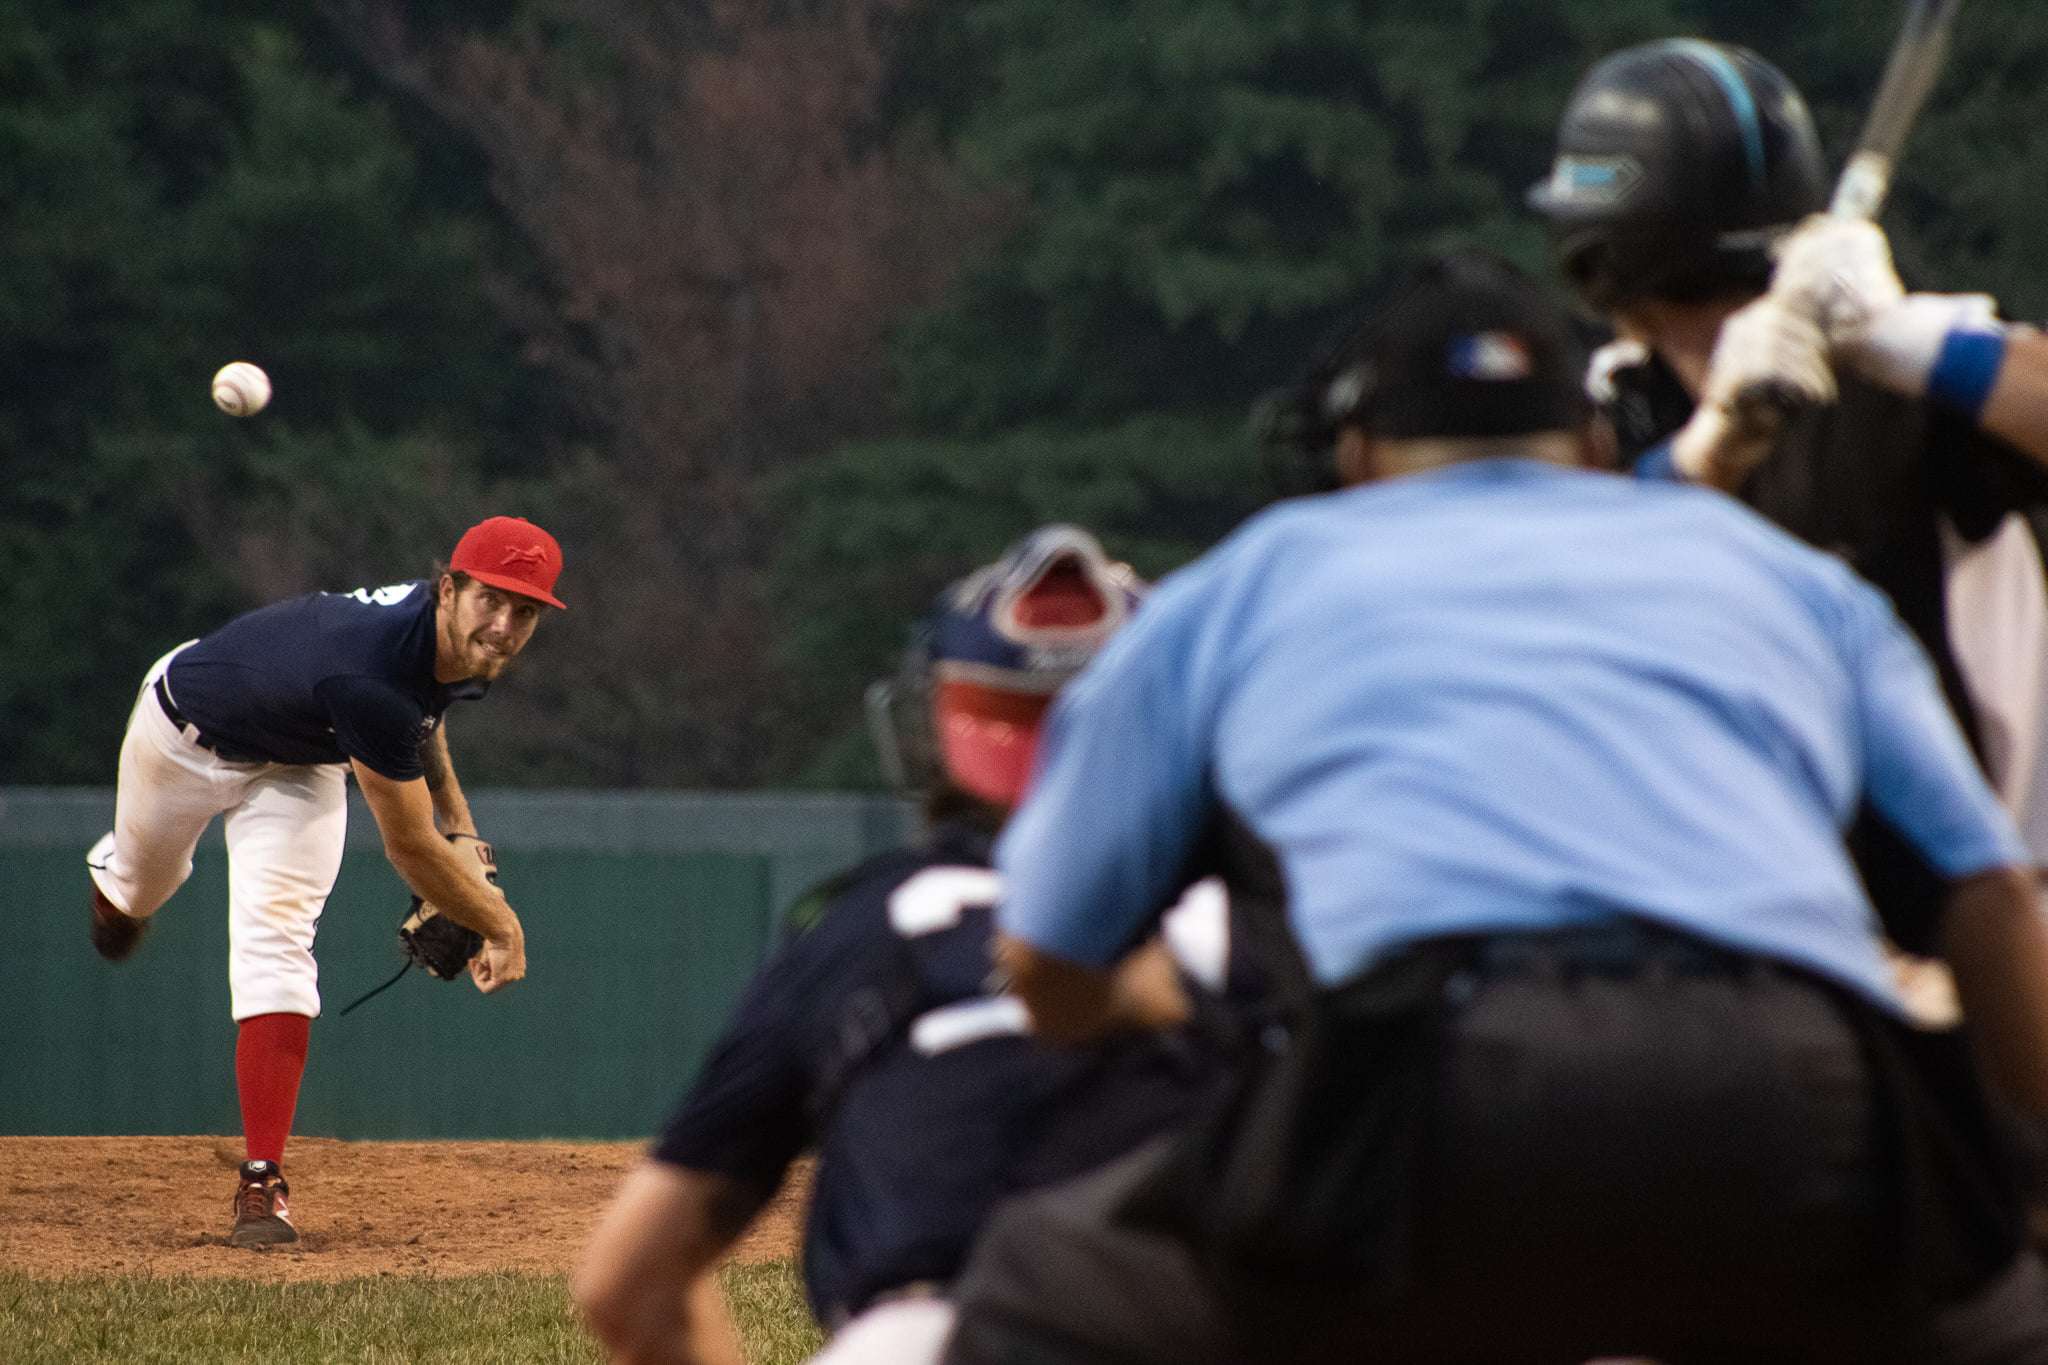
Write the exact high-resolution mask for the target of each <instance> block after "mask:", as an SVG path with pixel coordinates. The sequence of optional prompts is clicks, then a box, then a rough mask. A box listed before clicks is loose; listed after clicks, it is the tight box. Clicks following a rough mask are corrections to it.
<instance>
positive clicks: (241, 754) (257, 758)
mask: <svg viewBox="0 0 2048 1365" xmlns="http://www.w3.org/2000/svg"><path fill="white" fill-rule="evenodd" d="M156 704H157V705H158V706H161V707H163V708H164V714H165V715H166V716H168V717H170V721H171V724H173V725H175V726H177V727H178V728H179V729H180V730H183V731H184V732H185V736H186V738H188V739H190V740H191V741H192V742H193V743H194V744H197V745H198V746H199V747H200V748H202V749H211V750H213V752H214V753H215V755H216V756H218V757H220V758H224V759H226V760H227V761H228V762H230V763H268V762H270V760H269V759H267V758H265V757H264V756H263V755H261V754H252V753H250V752H249V751H248V750H246V749H237V748H235V747H234V746H233V745H229V744H222V743H221V742H220V741H219V740H217V739H215V738H214V737H213V736H212V735H209V734H207V733H206V732H205V731H204V730H202V729H200V728H199V727H198V726H196V725H194V724H193V723H192V722H191V721H189V720H186V719H185V713H184V712H183V711H180V710H179V709H178V704H177V703H176V702H174V701H172V700H171V686H170V684H169V683H167V682H165V681H164V676H163V674H161V673H159V674H158V675H157V679H156Z"/></svg>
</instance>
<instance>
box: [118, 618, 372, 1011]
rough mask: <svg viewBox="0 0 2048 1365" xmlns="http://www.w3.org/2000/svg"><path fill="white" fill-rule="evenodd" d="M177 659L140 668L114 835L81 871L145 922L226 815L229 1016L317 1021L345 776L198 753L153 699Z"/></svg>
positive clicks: (319, 768)
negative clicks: (323, 929)
mask: <svg viewBox="0 0 2048 1365" xmlns="http://www.w3.org/2000/svg"><path fill="white" fill-rule="evenodd" d="M178 648H179V649H183V648H184V646H183V645H180V646H179V647H178ZM177 652H178V650H176V649H174V650H172V651H171V652H170V653H169V654H166V655H165V656H164V657H163V658H161V659H159V660H157V661H156V663H155V664H153V665H151V667H150V670H149V672H148V674H147V675H145V677H144V679H143V684H142V688H141V690H140V691H139V692H138V693H137V696H136V702H135V707H134V709H133V710H132V711H131V712H130V714H129V718H128V730H127V734H126V735H125V736H124V737H123V739H122V742H121V773H120V786H119V796H118V798H117V801H116V805H115V811H114V829H113V832H112V833H110V834H108V835H106V836H104V837H103V838H101V840H100V841H99V842H98V843H97V844H95V845H94V846H93V849H92V851H91V852H90V853H89V854H88V855H87V858H86V862H87V866H88V867H89V868H90V870H91V875H92V878H93V881H94V882H95V883H96V884H97V885H98V886H99V888H100V890H101V892H102V893H103V894H105V896H106V897H107V899H109V900H110V901H112V902H113V903H114V904H115V905H116V906H119V907H121V908H122V909H124V910H127V911H129V912H130V913H132V914H136V915H138V916H141V917H147V916H149V915H153V914H155V913H156V911H157V909H158V908H159V907H161V906H162V905H163V904H164V902H165V901H167V900H169V899H170V898H171V895H172V894H173V893H174V892H176V891H177V889H178V888H179V887H180V886H182V885H183V884H184V882H185V880H186V878H188V877H190V876H191V875H192V853H193V850H194V848H196V847H197V845H198V842H199V837H200V835H201V834H202V833H204V832H205V829H206V826H207V825H208V824H209V823H211V822H212V820H213V819H214V817H215V816H218V815H222V814H225V815H226V817H227V818H226V820H225V821H224V833H225V834H226V837H227V846H228V980H229V985H230V988H231V990H232V995H233V1016H234V1018H235V1019H237V1020H241V1019H247V1018H251V1017H253V1016H255V1015H259V1014H273V1013H287V1014H304V1015H309V1016H317V1015H318V1014H319V1012H320V995H319V989H318V972H317V969H316V967H315V965H314V962H313V954H312V948H313V934H314V930H315V929H316V927H317V926H318V924H319V920H320V912H321V910H322V908H323V907H324V906H325V905H326V903H327V895H328V893H329V891H331V890H332V889H333V886H334V880H335V877H336V876H337V875H338V874H339V873H340V870H341V857H342V847H343V841H344V835H345V832H346V822H347V818H348V801H347V785H346V782H345V780H344V771H345V770H344V768H343V767H342V766H341V765H339V764H307V765H293V764H278V763H235V762H230V761H228V760H226V759H222V758H220V757H219V756H218V755H216V754H215V753H213V752H212V751H211V750H208V749H205V748H202V747H200V746H199V745H198V744H197V743H196V742H194V740H193V739H192V737H191V735H190V734H189V733H188V732H187V730H185V729H181V728H180V727H179V726H177V725H175V724H173V723H172V721H171V719H170V717H168V716H166V715H165V714H164V712H163V708H162V707H161V706H159V705H158V704H157V700H156V696H155V693H154V690H153V689H154V687H155V684H156V680H157V679H158V678H159V677H161V676H162V675H163V673H164V670H165V669H166V668H167V667H168V666H169V664H170V661H171V659H172V657H173V656H175V655H176V654H177Z"/></svg>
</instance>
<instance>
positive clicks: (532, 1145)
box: [0, 1137, 809, 1280]
mask: <svg viewBox="0 0 2048 1365" xmlns="http://www.w3.org/2000/svg"><path fill="white" fill-rule="evenodd" d="M645 1150H646V1149H645V1146H644V1144H641V1143H636V1142H592V1143H572V1142H340V1141H336V1140H334V1139H332V1138H297V1137H295V1138H293V1139H292V1142H291V1146H290V1148H289V1149H288V1150H287V1151H286V1153H285V1174H286V1176H287V1177H288V1178H289V1179H290V1181H291V1187H292V1198H291V1203H292V1221H293V1222H294V1223H296V1224H297V1225H298V1229H299V1240H298V1242H297V1243H295V1244H293V1245H290V1246H282V1247H274V1248H271V1249H268V1250H264V1251H244V1250H241V1249H240V1248H236V1247H231V1246H229V1245H227V1234H228V1229H229V1228H230V1227H231V1226H232V1224H233V1221H234V1214H233V1210H232V1207H231V1205H232V1203H233V1200H234V1193H235V1172H234V1168H235V1166H236V1165H237V1163H239V1162H240V1161H241V1159H242V1142H241V1139H240V1138H217V1137H111V1138H109V1137H27V1138H19V1137H0V1270H10V1271H18V1272H22V1273H25V1274H29V1275H37V1276H58V1275H217V1276H234V1277H245V1278H253V1279H264V1280H339V1279H347V1278H349V1277H351V1276H357V1275H381V1274H393V1275H469V1274H476V1273H480V1272H484V1271H494V1270H512V1271H530V1272H535V1273H540V1274H556V1273H561V1272H565V1271H567V1270H568V1269H569V1268H570V1267H571V1266H573V1265H574V1264H575V1261H576V1257H577V1256H578V1255H579V1254H580V1253H581V1251H582V1249H583V1244H584V1242H585V1241H586V1240H587V1239H588V1237H589V1235H590V1230H591V1228H592V1227H593V1226H594V1225H595V1224H596V1222H597V1219H598V1218H599V1216H600V1215H602V1214H603V1212H604V1210H605V1208H606V1206H607V1205H609V1204H610V1202H611V1198H612V1194H613V1192H614V1191H615V1190H616V1189H617V1188H618V1185H619V1181H620V1179H621V1178H622V1177H624V1175H625V1173H626V1171H627V1170H628V1169H629V1168H631V1167H632V1166H633V1164H634V1163H635V1162H637V1161H638V1160H639V1159H640V1156H641V1154H642V1153H643V1152H644V1151H645ZM808 1175H809V1172H808V1169H807V1168H800V1169H799V1170H798V1171H797V1172H796V1174H795V1176H794V1177H793V1178H792V1179H791V1181H790V1182H789V1184H788V1186H786V1187H785V1189H784V1191H783V1194H782V1195H781V1197H779V1198H778V1199H777V1200H776V1201H775V1203H774V1204H772V1205H770V1206H769V1208H768V1209H767V1210H766V1211H765V1212H764V1213H763V1214H762V1215H761V1217H760V1218H759V1219H757V1220H756V1221H755V1224H754V1227H753V1229H752V1230H751V1231H750V1232H749V1233H748V1235H747V1237H746V1238H745V1240H744V1241H742V1242H741V1244H740V1246H739V1248H738V1250H737V1252H736V1253H735V1254H736V1255H737V1256H738V1257H739V1259H741V1260H769V1259H773V1258H775V1257H780V1256H788V1255H791V1254H792V1253H793V1252H794V1251H795V1249H796V1246H797V1236H798V1226H799V1222H800V1219H801V1204H802V1199H803V1196H804V1194H805V1193H806V1192H807V1189H808V1185H809V1180H808Z"/></svg>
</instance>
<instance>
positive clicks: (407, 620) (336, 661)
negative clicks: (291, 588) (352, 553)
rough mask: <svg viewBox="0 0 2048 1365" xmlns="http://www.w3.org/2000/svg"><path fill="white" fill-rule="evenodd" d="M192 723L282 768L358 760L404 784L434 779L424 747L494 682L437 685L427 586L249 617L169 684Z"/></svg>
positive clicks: (201, 647)
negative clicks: (450, 715) (459, 704)
mask: <svg viewBox="0 0 2048 1365" xmlns="http://www.w3.org/2000/svg"><path fill="white" fill-rule="evenodd" d="M167 682H168V684H169V686H170V690H171V696H172V699H173V700H174V701H176V702H177V705H178V710H179V711H181V712H182V713H183V714H184V716H185V719H187V720H188V721H190V722H191V723H192V724H194V725H196V726H198V727H199V729H200V730H201V731H203V732H204V733H205V734H206V735H207V737H208V738H209V739H212V740H214V741H217V742H218V743H219V744H220V745H221V746H223V748H225V749H228V750H232V751H234V752H236V753H238V754H250V755H254V756H256V757H259V758H263V759H267V760H269V761H270V762H273V763H341V762H345V761H346V760H348V759H351V758H353V759H357V760H359V761H361V762H362V763H363V764H364V765H365V766H366V767H368V768H370V769H371V770H372V771H374V772H377V773H379V774H381V775H383V776H385V777H388V778H391V779H392V780H393V781H397V782H405V781H410V780H411V779H413V778H416V777H419V776H422V775H423V773H424V771H425V770H424V768H423V767H422V766H421V763H420V743H421V741H423V740H425V739H426V737H427V736H428V735H429V734H431V733H433V729H434V726H435V725H436V724H437V723H438V722H439V720H440V717H441V713H442V712H443V711H445V710H446V709H447V708H448V704H449V702H451V701H454V700H456V699H458V698H467V697H480V696H482V695H483V693H484V690H485V688H486V686H487V684H484V683H482V682H475V681H464V682H457V683H448V684H442V683H437V682H435V681H434V591H433V584H432V583H431V582H428V581H426V580H421V581H418V582H413V583H396V584H393V585H392V586H390V587H387V588H358V589H357V590H356V591H354V592H349V593H330V592H316V593H308V594H307V595H306V596H304V597H292V598H287V599H286V600H284V601H282V602H274V603H272V604H271V605H270V606H267V607H259V608H257V609H256V610H255V611H252V612H247V613H245V614H243V615H241V616H237V617H236V618H235V619H234V620H232V621H230V622H228V623H227V624H226V625H224V626H222V627H221V628H220V629H219V630H216V631H214V632H213V633H212V634H210V635H207V636H206V637H204V638H203V639H201V640H200V641H198V643H196V644H194V645H192V646H191V647H189V648H187V649H185V650H183V651H182V652H180V653H179V655H178V656H177V658H175V659H173V660H172V661H171V667H170V671H169V674H168V676H167Z"/></svg>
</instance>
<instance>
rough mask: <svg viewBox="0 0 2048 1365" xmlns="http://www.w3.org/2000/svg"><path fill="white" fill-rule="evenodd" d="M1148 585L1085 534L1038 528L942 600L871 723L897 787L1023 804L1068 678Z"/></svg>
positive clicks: (876, 694)
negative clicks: (1041, 736)
mask: <svg viewBox="0 0 2048 1365" xmlns="http://www.w3.org/2000/svg"><path fill="white" fill-rule="evenodd" d="M1144 591H1145V585H1144V582H1143V580H1141V579H1140V578H1138V576H1137V575H1136V574H1134V573H1133V572H1131V569H1130V567H1129V566H1128V565H1125V564H1119V563H1117V562H1115V561H1113V560H1111V559H1110V558H1109V556H1108V555H1107V554H1105V553H1104V552H1103V549H1102V545H1101V543H1100V542H1099V541H1097V540H1096V539H1095V537H1094V536H1092V535H1090V534H1088V532H1086V531H1083V530H1081V529H1080V528H1079V527H1076V526H1066V525H1053V526H1044V527H1040V528H1039V529H1038V530H1036V531H1033V532H1032V533H1031V534H1030V535H1028V536H1026V537H1025V538H1024V539H1022V540H1020V541H1018V542H1017V543H1016V544H1015V545H1013V546H1011V547H1010V549H1009V551H1008V552H1007V553H1005V554H1004V556H1003V557H1002V558H1001V559H999V560H997V561H996V562H995V563H993V564H990V565H987V566H986V567H984V568H981V569H978V570H976V571H975V572H974V573H971V574H969V575H968V576H967V577H965V578H963V579H961V580H959V581H958V582H956V583H954V584H953V585H952V586H950V587H948V588H947V589H945V591H943V592H942V593H940V594H939V598H938V601H937V602H936V603H935V604H934V606H933V608H932V611H931V612H930V614H928V615H927V616H926V617H924V618H923V619H922V620H921V621H919V622H918V623H917V625H916V627H914V629H913V630H912V634H911V640H910V645H909V647H908V648H907V649H906V650H905V651H904V656H903V662H902V665H901V667H900V668H899V669H898V670H897V673H896V676H895V677H894V678H889V679H884V680H882V681H880V682H876V683H874V684H872V685H870V686H869V688H868V691H867V706H868V724H869V729H870V731H871V733H872V736H873V738H874V741H875V746H876V748H877V750H878V751H879V752H880V755H881V760H882V768H883V771H884V773H885V774H886V775H887V776H888V778H889V780H890V781H891V782H893V783H894V784H895V785H896V786H897V787H899V788H901V789H904V790H907V791H914V792H928V791H930V790H931V788H932V787H933V786H934V785H935V784H936V783H938V782H939V781H941V780H943V781H945V782H947V783H950V784H951V785H952V786H954V787H957V788H959V789H960V790H961V791H964V792H966V793H968V794H969V795H971V796H974V797H976V798H978V799H980V800H982V801H986V802H989V803H991V804H993V805H997V806H1004V807H1009V806H1014V805H1016V804H1017V802H1018V800H1019V799H1020V798H1021V797H1022V796H1023V793H1024V787H1025V784H1026V782H1027V781H1028V780H1029V779H1030V776H1031V765H1032V761H1033V759H1034V758H1035V757H1036V756H1037V752H1038V732H1039V724H1040V722H1041V721H1042V720H1043V718H1044V716H1045V711H1046V708H1047V707H1048V706H1049V705H1050V704H1051V702H1052V698H1053V696H1054V694H1055V693H1057V692H1058V691H1059V690H1060V688H1061V687H1063V686H1065V685H1066V682H1067V680H1068V679H1069V678H1072V677H1073V676H1074V675H1075V674H1076V673H1078V672H1080V671H1081V669H1082V667H1083V666H1084V665H1085V664H1086V663H1087V662H1088V660H1089V659H1091V658H1093V657H1094V655H1095V651H1096V650H1098V649H1100V648H1101V647H1102V645H1103V642H1104V641H1106V640H1108V639H1109V637H1110V636H1111V635H1112V634H1114V633H1115V632H1116V630H1117V628H1118V627H1119V626H1121V625H1123V623H1124V622H1125V621H1126V620H1127V619H1128V618H1129V617H1130V615H1131V613H1132V612H1133V611H1135V610H1136V609H1137V606H1138V603H1139V601H1140V600H1142V598H1143V596H1144Z"/></svg>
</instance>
